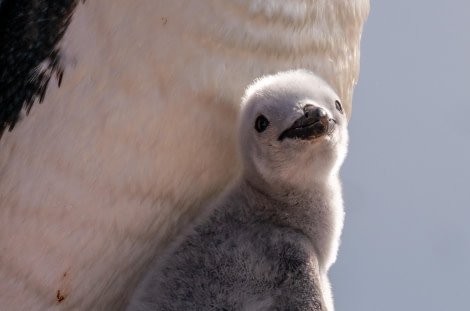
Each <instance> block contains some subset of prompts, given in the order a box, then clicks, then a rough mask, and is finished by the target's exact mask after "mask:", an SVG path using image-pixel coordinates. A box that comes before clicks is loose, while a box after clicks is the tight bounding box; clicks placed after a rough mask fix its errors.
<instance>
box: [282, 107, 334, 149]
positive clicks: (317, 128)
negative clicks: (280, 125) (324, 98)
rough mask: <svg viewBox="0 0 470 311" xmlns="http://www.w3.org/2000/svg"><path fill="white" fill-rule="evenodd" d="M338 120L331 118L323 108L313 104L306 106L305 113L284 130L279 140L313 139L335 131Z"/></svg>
mask: <svg viewBox="0 0 470 311" xmlns="http://www.w3.org/2000/svg"><path fill="white" fill-rule="evenodd" d="M335 124H336V121H335V120H334V119H330V118H329V116H328V112H327V111H326V110H325V109H323V108H317V107H315V106H312V105H306V106H305V107H304V115H303V116H302V117H300V118H299V119H297V120H296V121H295V122H294V124H292V125H291V127H289V128H288V129H286V130H285V131H284V132H282V134H281V136H279V140H283V139H284V138H294V139H295V138H296V139H313V138H317V137H320V136H323V135H325V134H330V133H331V132H333V130H334V127H335Z"/></svg>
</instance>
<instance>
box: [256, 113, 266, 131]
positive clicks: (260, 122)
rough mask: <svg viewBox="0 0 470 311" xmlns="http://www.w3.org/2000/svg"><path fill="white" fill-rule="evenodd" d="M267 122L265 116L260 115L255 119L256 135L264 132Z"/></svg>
mask: <svg viewBox="0 0 470 311" xmlns="http://www.w3.org/2000/svg"><path fill="white" fill-rule="evenodd" d="M268 125H269V121H268V119H266V117H265V116H263V115H260V116H259V117H258V118H256V121H255V129H256V131H257V132H258V133H261V132H264V130H265V129H266V128H267V127H268Z"/></svg>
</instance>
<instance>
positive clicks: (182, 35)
mask: <svg viewBox="0 0 470 311" xmlns="http://www.w3.org/2000/svg"><path fill="white" fill-rule="evenodd" d="M368 10H369V1H367V0H349V1H346V0H342V1H340V0H317V1H307V0H302V1H276V0H271V1H252V0H239V1H217V0H204V1H190V0H185V1H184V0H180V1H152V0H138V1H134V0H116V1H96V0H86V1H77V0H75V1H72V0H70V1H52V0H35V1H26V0H3V1H1V3H0V25H1V27H0V70H1V73H0V79H1V80H0V111H1V113H0V118H1V120H0V125H1V128H2V129H4V131H3V137H2V138H1V140H0V249H1V250H2V255H1V256H0V292H1V293H2V295H0V305H2V306H3V307H4V308H5V309H24V310H46V309H47V310H54V309H60V310H119V309H120V308H122V307H123V306H124V305H125V302H126V301H127V300H128V299H129V295H130V293H132V291H133V288H135V286H136V285H137V283H138V282H139V280H140V278H141V276H142V274H143V272H144V271H145V270H146V269H147V267H148V265H149V264H150V262H151V261H152V260H153V259H154V258H155V257H156V256H159V255H161V254H162V253H164V252H165V249H166V247H167V245H168V242H169V241H171V240H172V238H173V237H174V236H176V235H177V234H178V233H179V232H180V231H181V228H184V227H186V226H187V224H188V223H189V222H191V221H192V220H193V218H194V217H195V216H197V215H198V214H199V210H198V208H197V207H198V206H199V205H200V203H201V202H204V201H206V200H208V199H210V198H212V197H213V196H214V195H215V194H217V193H219V191H220V190H221V189H222V188H223V187H224V186H225V185H226V184H227V183H228V182H229V181H230V180H232V178H233V177H234V175H235V174H236V172H237V169H238V168H239V159H238V156H237V153H236V147H235V146H236V134H235V124H236V114H237V107H238V101H239V98H240V97H241V95H242V94H243V89H244V87H245V86H246V85H247V84H248V83H249V82H250V81H252V80H253V78H255V77H258V76H261V75H264V74H269V73H274V72H277V71H280V70H287V69H295V68H307V69H310V70H312V71H315V72H316V73H318V74H319V75H320V76H321V77H322V78H323V79H324V80H326V81H327V82H328V83H329V84H330V85H332V87H333V89H334V90H335V91H336V92H337V93H338V94H339V96H340V98H342V99H343V104H344V106H345V110H346V112H347V113H348V114H349V113H350V104H351V98H352V92H353V87H354V84H355V82H356V80H357V76H358V72H359V44H360V37H361V32H362V27H363V23H364V20H365V19H366V16H367V14H368ZM37 102H42V104H41V105H38V104H34V103H37ZM25 115H28V116H25ZM23 116H24V117H23ZM20 120H21V121H20ZM10 129H12V130H11V131H8V130H10Z"/></svg>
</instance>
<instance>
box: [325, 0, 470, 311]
mask: <svg viewBox="0 0 470 311" xmlns="http://www.w3.org/2000/svg"><path fill="white" fill-rule="evenodd" d="M469 98H470V1H468V0H450V1H424V0H416V1H410V0H408V1H406V0H399V1H371V13H370V16H369V19H368V22H367V23H366V25H365V29H364V33H363V37H362V58H361V75H360V80H359V84H358V86H357V88H356V91H355V98H354V103H353V115H352V119H351V122H350V135H351V139H350V149H349V155H348V158H347V160H346V163H345V165H344V166H343V170H342V178H343V184H344V196H345V207H346V213H347V214H346V223H345V229H344V231H343V238H342V245H341V248H340V253H339V257H338V261H337V263H336V264H335V265H334V266H333V268H332V270H331V273H330V275H331V279H332V282H333V293H334V295H335V301H336V309H337V311H343V310H344V311H359V310H360V311H388V310H390V311H391V310H393V311H396V310H419V311H420V310H426V311H434V310H435V311H438V310H439V311H442V310H456V311H460V310H462V311H464V310H470V164H469V163H470V99H469Z"/></svg>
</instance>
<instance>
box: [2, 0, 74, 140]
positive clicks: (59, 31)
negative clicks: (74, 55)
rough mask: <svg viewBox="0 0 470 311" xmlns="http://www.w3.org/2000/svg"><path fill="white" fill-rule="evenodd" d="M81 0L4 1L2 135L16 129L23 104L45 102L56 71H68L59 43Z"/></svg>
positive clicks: (60, 79)
mask: <svg viewBox="0 0 470 311" xmlns="http://www.w3.org/2000/svg"><path fill="white" fill-rule="evenodd" d="M77 3H78V0H61V1H58V0H2V1H1V2H0V137H1V135H2V134H3V132H4V131H5V129H6V128H8V129H9V130H12V129H13V127H14V126H15V124H16V122H17V121H18V118H19V115H20V112H21V110H22V109H23V108H25V109H26V112H29V111H30V109H31V107H32V105H33V104H34V103H35V102H36V101H39V102H42V101H43V100H44V97H45V95H46V90H47V85H48V83H49V80H50V79H51V77H52V76H53V75H54V74H55V76H56V78H57V80H58V84H59V86H60V83H61V82H62V77H63V74H64V70H63V68H62V67H61V66H60V51H59V48H58V43H59V42H60V40H61V39H62V37H63V35H64V33H65V30H66V29H67V26H68V25H69V24H70V21H71V17H72V14H73V11H74V9H75V7H76V6H77Z"/></svg>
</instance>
